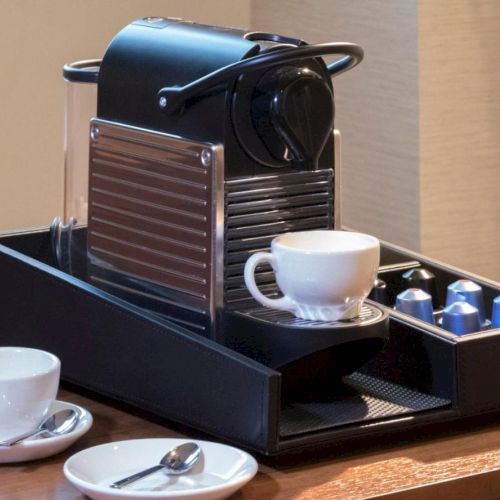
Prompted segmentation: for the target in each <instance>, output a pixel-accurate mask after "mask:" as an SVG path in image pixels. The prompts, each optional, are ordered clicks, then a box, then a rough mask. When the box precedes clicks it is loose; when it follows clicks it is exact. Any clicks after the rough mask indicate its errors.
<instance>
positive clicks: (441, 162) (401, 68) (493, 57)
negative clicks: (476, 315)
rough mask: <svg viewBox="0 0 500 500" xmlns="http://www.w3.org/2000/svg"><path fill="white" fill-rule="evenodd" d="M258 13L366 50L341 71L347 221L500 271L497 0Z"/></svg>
mask: <svg viewBox="0 0 500 500" xmlns="http://www.w3.org/2000/svg"><path fill="white" fill-rule="evenodd" d="M251 16H252V17H251V23H252V26H253V27H259V28H261V29H267V30H273V31H276V32H279V33H283V34H286V33H290V34H293V35H294V36H298V37H302V38H304V39H305V40H307V41H309V42H322V41H323V42H324V41H352V42H357V43H359V44H360V45H362V46H363V48H364V50H365V60H364V61H363V63H362V64H361V65H360V66H358V67H357V68H355V69H354V70H353V71H352V72H349V73H346V74H344V75H341V76H340V77H339V78H338V79H336V80H335V81H334V87H335V91H336V109H337V114H336V126H337V127H338V128H339V129H340V130H341V132H342V135H343V153H344V155H343V156H344V171H343V193H344V195H343V220H344V224H345V225H347V226H350V227H353V228H356V229H359V230H363V231H367V232H370V233H373V234H376V235H378V236H379V237H381V238H383V239H385V240H387V241H391V242H393V243H396V244H400V245H402V246H404V247H408V248H411V249H414V250H417V251H420V252H422V253H424V254H426V255H429V256H432V257H434V258H437V259H439V260H442V261H445V262H447V263H450V264H454V265H456V266H459V267H462V268H464V269H467V270H469V271H472V272H476V273H478V274H481V275H484V276H487V277H490V278H491V279H495V280H499V281H500V57H499V54H500V2H498V1H497V0H404V1H402V0H274V1H273V2H266V1H265V0H254V1H253V2H252V10H251Z"/></svg>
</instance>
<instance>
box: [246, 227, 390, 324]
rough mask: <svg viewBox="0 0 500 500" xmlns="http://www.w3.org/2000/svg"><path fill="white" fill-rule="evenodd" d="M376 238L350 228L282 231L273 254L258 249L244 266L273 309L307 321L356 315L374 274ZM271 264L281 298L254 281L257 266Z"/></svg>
mask: <svg viewBox="0 0 500 500" xmlns="http://www.w3.org/2000/svg"><path fill="white" fill-rule="evenodd" d="M379 261H380V242H379V240H378V239H377V238H375V237H374V236H371V235H368V234H364V233H356V232H351V231H333V230H311V231H299V232H292V233H285V234H282V235H280V236H277V237H276V238H274V239H273V241H272V242H271V252H270V253H269V252H257V253H255V254H253V255H252V256H251V257H250V258H249V259H248V260H247V262H246V264H245V284H246V286H247V288H248V290H249V291H250V293H251V294H252V296H253V297H254V298H255V299H256V300H257V301H258V302H260V303H261V304H263V305H264V306H266V307H270V308H273V309H281V310H286V311H290V312H292V313H293V314H295V316H297V317H299V318H303V319H309V320H320V321H338V320H343V319H351V318H354V317H356V316H358V315H359V313H360V310H361V306H362V303H363V300H364V299H366V297H367V296H368V294H369V293H370V290H371V289H372V287H373V283H374V281H375V279H376V277H377V273H378V266H379ZM266 262H267V263H269V264H271V266H272V268H273V271H274V273H275V275H276V282H277V284H278V287H279V288H280V290H281V291H282V292H283V297H282V298H279V299H271V298H269V297H266V296H265V295H263V294H262V293H261V292H260V290H259V289H258V287H257V284H256V282H255V270H256V268H257V266H258V265H259V264H262V263H266Z"/></svg>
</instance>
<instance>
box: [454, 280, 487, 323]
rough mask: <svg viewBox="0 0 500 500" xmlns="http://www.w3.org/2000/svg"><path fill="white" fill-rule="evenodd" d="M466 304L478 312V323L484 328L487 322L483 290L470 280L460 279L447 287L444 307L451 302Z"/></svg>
mask: <svg viewBox="0 0 500 500" xmlns="http://www.w3.org/2000/svg"><path fill="white" fill-rule="evenodd" d="M458 301H463V302H468V303H469V304H470V305H471V306H474V307H475V308H476V309H477V310H478V312H479V321H480V323H481V326H482V327H483V328H484V327H485V326H487V323H489V321H486V312H485V310H484V299H483V289H482V288H481V287H480V286H479V285H478V284H477V283H474V282H473V281H471V280H467V279H461V280H458V281H455V282H454V283H452V284H451V285H448V290H447V295H446V305H447V306H449V305H450V304H453V302H458Z"/></svg>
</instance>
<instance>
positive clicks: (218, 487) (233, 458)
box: [64, 438, 257, 500]
mask: <svg viewBox="0 0 500 500" xmlns="http://www.w3.org/2000/svg"><path fill="white" fill-rule="evenodd" d="M186 442H188V440H186V439H167V438H165V439H134V440H130V441H118V442H115V443H113V442H112V443H107V444H102V445H100V446H94V447H92V448H88V449H86V450H83V451H80V452H79V453H76V454H75V455H73V456H72V457H70V458H69V459H68V460H67V461H66V463H65V464H64V474H65V475H66V478H67V479H68V480H69V481H70V482H71V483H72V484H73V485H74V486H75V487H76V488H77V489H78V490H80V491H81V492H82V493H84V494H85V495H88V496H89V497H90V498H93V499H94V500H109V499H112V500H116V499H119V498H122V499H128V500H130V499H145V498H154V499H169V500H171V499H173V498H182V499H185V500H187V499H197V500H214V499H219V498H226V497H228V496H230V495H231V494H232V493H234V492H235V491H237V490H238V489H239V488H241V487H242V486H243V485H244V484H245V483H246V482H248V481H250V479H252V478H253V476H254V475H255V474H256V472H257V462H256V461H255V459H254V458H253V457H252V456H251V455H249V454H248V453H245V452H244V451H242V450H239V449H238V448H233V447H232V446H225V445H222V444H218V443H213V442H210V441H195V442H196V443H197V444H198V445H199V446H200V448H201V456H200V459H199V460H198V462H197V463H196V464H195V465H194V467H193V468H192V469H191V470H190V471H189V472H187V473H186V474H182V475H179V476H169V475H167V474H165V473H164V472H163V471H159V472H156V473H154V474H152V475H150V476H148V477H145V478H143V479H141V480H139V481H137V482H136V483H133V484H130V485H129V486H126V487H124V488H122V489H113V488H111V487H110V486H109V485H110V484H112V483H113V482H115V481H117V480H119V479H122V478H124V477H126V476H130V475H131V474H134V473H136V472H139V471H141V470H143V469H146V468H148V467H150V466H152V465H155V464H157V463H159V461H160V459H161V458H162V457H163V455H165V453H167V451H169V450H170V449H172V448H173V447H175V446H178V445H180V444H182V443H186Z"/></svg>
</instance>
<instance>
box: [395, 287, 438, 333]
mask: <svg viewBox="0 0 500 500" xmlns="http://www.w3.org/2000/svg"><path fill="white" fill-rule="evenodd" d="M396 310H397V311H400V312H403V313H406V314H409V315H410V316H413V317H415V318H418V319H421V320H422V321H426V322H427V323H431V324H433V325H434V324H435V321H434V314H433V310H432V297H431V296H430V295H429V294H428V293H427V292H424V291H423V290H420V289H419V288H408V290H405V291H404V292H401V293H400V294H399V295H398V296H397V298H396Z"/></svg>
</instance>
